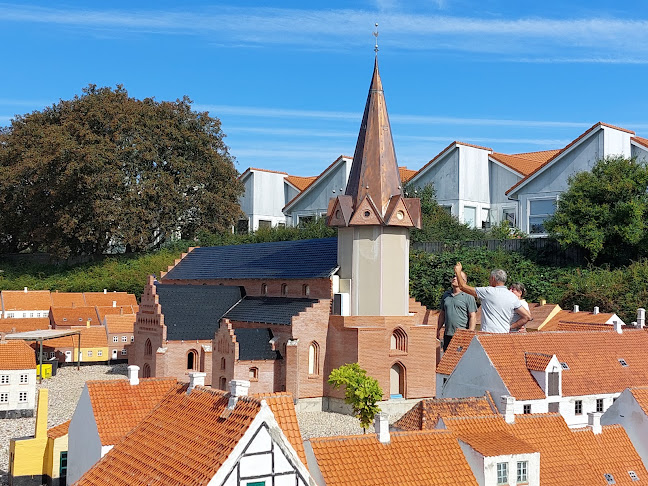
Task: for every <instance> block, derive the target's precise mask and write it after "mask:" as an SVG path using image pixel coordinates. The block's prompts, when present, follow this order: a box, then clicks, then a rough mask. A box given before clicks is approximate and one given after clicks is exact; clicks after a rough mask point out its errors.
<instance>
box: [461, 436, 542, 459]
mask: <svg viewBox="0 0 648 486" xmlns="http://www.w3.org/2000/svg"><path fill="white" fill-rule="evenodd" d="M457 435H458V438H459V440H461V441H463V442H465V443H466V444H468V445H469V446H470V447H472V448H473V449H474V450H475V451H477V452H479V453H480V454H481V455H483V456H484V457H495V456H502V455H505V454H532V453H534V452H539V451H538V448H537V447H533V446H532V445H531V444H529V443H528V442H525V441H524V440H521V439H519V438H518V437H516V436H515V435H514V434H512V433H510V432H509V431H506V430H498V431H488V432H460V433H458V434H457Z"/></svg>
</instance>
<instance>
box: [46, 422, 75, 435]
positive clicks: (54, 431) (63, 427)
mask: <svg viewBox="0 0 648 486" xmlns="http://www.w3.org/2000/svg"><path fill="white" fill-rule="evenodd" d="M69 427H70V420H68V421H66V422H63V423H62V424H59V425H55V426H54V427H52V428H49V429H47V438H48V439H58V438H59V437H63V436H64V435H67V433H68V428H69Z"/></svg>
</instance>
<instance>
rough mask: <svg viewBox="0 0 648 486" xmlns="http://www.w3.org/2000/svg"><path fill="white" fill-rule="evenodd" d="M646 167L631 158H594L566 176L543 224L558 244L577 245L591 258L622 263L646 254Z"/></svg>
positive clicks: (647, 193) (647, 208)
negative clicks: (563, 188)
mask: <svg viewBox="0 0 648 486" xmlns="http://www.w3.org/2000/svg"><path fill="white" fill-rule="evenodd" d="M647 191H648V168H647V167H646V165H645V164H644V163H640V162H638V161H637V160H636V159H626V158H623V157H612V158H606V159H603V160H600V161H598V162H597V163H596V164H595V165H594V167H593V168H592V170H591V172H579V173H577V174H575V175H573V176H571V177H570V178H569V188H568V189H567V190H566V191H565V192H563V193H562V194H561V196H560V200H559V202H558V208H557V209H556V212H555V213H554V215H553V216H552V217H551V218H550V219H548V220H547V221H545V228H546V229H547V230H548V231H549V233H550V235H551V236H553V237H554V238H556V239H557V240H558V241H559V242H560V244H561V245H563V246H572V247H580V248H583V249H584V250H586V251H587V252H588V253H589V256H590V258H591V259H592V261H597V262H599V263H601V262H609V263H627V262H628V261H630V260H632V259H636V258H638V257H640V256H642V255H645V254H646V245H647V244H648V233H647V232H646V229H647V228H648V220H647V218H648V192H647Z"/></svg>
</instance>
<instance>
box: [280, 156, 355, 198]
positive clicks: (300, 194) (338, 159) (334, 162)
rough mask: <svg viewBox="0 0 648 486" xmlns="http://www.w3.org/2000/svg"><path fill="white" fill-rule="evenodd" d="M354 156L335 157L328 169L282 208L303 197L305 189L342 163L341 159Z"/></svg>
mask: <svg viewBox="0 0 648 486" xmlns="http://www.w3.org/2000/svg"><path fill="white" fill-rule="evenodd" d="M352 158H353V157H349V156H346V155H340V156H339V157H338V158H337V159H335V160H334V161H333V162H331V164H330V165H329V166H328V167H327V168H326V169H324V170H323V171H322V172H321V173H320V174H319V175H317V176H315V179H314V180H313V181H312V182H311V183H310V184H308V186H306V187H305V188H304V189H303V190H302V191H301V192H300V193H299V194H297V195H296V196H295V197H293V198H292V199H291V200H290V201H288V202H287V203H286V205H285V206H284V207H283V209H282V210H284V211H285V210H286V208H288V207H289V206H292V204H293V203H294V202H295V201H297V200H298V199H299V198H301V197H302V196H303V195H304V193H305V191H306V190H307V189H309V188H310V187H311V186H312V185H313V184H315V182H317V180H318V179H319V178H320V177H322V176H323V175H324V174H326V173H327V172H328V171H329V170H331V168H333V167H334V166H335V165H337V164H338V163H340V161H342V160H343V159H352Z"/></svg>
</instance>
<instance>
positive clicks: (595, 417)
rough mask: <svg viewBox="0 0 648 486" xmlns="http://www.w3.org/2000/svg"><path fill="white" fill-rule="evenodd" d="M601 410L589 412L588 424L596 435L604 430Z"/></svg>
mask: <svg viewBox="0 0 648 486" xmlns="http://www.w3.org/2000/svg"><path fill="white" fill-rule="evenodd" d="M601 415H603V414H602V413H601V412H589V413H588V414H587V425H589V426H590V427H591V429H592V432H593V433H594V434H596V435H598V434H600V433H601V432H603V426H602V425H601Z"/></svg>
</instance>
